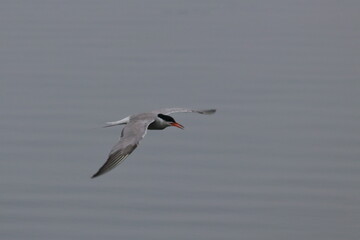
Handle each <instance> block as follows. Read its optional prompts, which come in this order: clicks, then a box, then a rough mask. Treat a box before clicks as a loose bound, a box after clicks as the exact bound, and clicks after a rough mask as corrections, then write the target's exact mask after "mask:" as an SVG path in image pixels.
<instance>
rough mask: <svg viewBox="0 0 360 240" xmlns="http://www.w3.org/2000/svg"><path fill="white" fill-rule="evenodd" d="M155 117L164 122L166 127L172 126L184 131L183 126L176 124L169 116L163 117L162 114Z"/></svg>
mask: <svg viewBox="0 0 360 240" xmlns="http://www.w3.org/2000/svg"><path fill="white" fill-rule="evenodd" d="M157 116H158V117H159V118H160V119H161V120H162V121H163V122H164V124H166V125H167V127H170V126H173V127H177V128H180V129H184V126H183V125H181V124H180V123H177V122H176V121H175V119H174V118H173V117H171V116H169V115H164V114H161V113H160V114H158V115H157Z"/></svg>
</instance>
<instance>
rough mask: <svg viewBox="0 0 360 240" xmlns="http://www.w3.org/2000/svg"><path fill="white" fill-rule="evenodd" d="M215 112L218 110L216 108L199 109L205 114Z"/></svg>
mask: <svg viewBox="0 0 360 240" xmlns="http://www.w3.org/2000/svg"><path fill="white" fill-rule="evenodd" d="M215 112H216V109H215V108H213V109H206V110H200V111H198V113H201V114H205V115H210V114H214V113H215Z"/></svg>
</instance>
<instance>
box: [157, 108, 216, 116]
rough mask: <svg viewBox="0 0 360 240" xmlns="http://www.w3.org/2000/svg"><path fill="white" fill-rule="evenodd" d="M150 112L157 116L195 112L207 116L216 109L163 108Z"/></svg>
mask: <svg viewBox="0 0 360 240" xmlns="http://www.w3.org/2000/svg"><path fill="white" fill-rule="evenodd" d="M152 112H153V113H157V114H158V113H162V114H165V115H169V114H172V113H178V112H195V113H200V114H205V115H209V114H213V113H215V112H216V109H205V110H194V109H188V108H163V109H159V110H155V111H152Z"/></svg>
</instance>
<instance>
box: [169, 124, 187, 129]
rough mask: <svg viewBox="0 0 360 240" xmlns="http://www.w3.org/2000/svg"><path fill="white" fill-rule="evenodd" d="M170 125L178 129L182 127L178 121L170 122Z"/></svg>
mask: <svg viewBox="0 0 360 240" xmlns="http://www.w3.org/2000/svg"><path fill="white" fill-rule="evenodd" d="M171 126H173V127H177V128H180V129H184V126H183V125H181V124H180V123H177V122H174V123H171Z"/></svg>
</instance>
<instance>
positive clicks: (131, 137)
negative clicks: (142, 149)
mask: <svg viewBox="0 0 360 240" xmlns="http://www.w3.org/2000/svg"><path fill="white" fill-rule="evenodd" d="M153 121H154V120H149V119H144V120H136V121H130V122H129V123H128V124H127V125H126V126H125V127H124V128H123V130H122V132H121V138H120V140H119V142H118V143H117V144H116V145H115V146H114V147H113V148H112V149H111V151H110V154H109V157H108V159H107V160H106V162H105V164H104V165H103V166H102V167H101V168H100V169H99V170H98V171H97V172H96V173H95V174H94V175H93V176H92V177H91V178H95V177H98V176H100V175H102V174H105V173H107V172H108V171H110V170H112V169H113V168H115V167H116V166H117V165H119V164H120V163H121V162H122V161H123V160H125V158H127V157H128V156H129V155H130V154H131V153H132V152H133V151H134V150H135V148H136V147H137V146H138V145H139V142H140V141H141V139H143V138H144V136H145V134H146V132H147V128H148V126H149V125H150V124H151V123H152V122H153Z"/></svg>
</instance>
